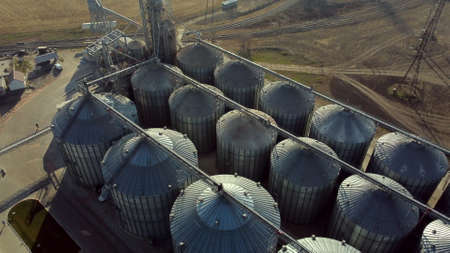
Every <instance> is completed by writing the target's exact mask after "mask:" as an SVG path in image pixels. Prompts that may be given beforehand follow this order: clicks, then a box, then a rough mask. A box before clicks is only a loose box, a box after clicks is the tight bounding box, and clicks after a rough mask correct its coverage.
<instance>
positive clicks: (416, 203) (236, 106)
mask: <svg viewBox="0 0 450 253" xmlns="http://www.w3.org/2000/svg"><path fill="white" fill-rule="evenodd" d="M162 66H163V67H164V68H165V69H166V70H167V71H169V72H171V73H172V74H174V75H176V76H178V77H179V78H183V79H184V80H185V81H188V82H189V83H191V84H193V85H194V86H196V87H198V88H199V89H200V90H202V91H204V92H205V93H208V94H210V95H212V96H214V97H216V98H218V99H220V100H221V101H222V102H224V103H226V104H227V105H228V106H230V107H232V108H234V109H238V110H240V111H242V112H244V113H246V114H247V115H250V116H252V117H253V118H255V119H257V120H259V121H261V122H263V123H264V124H266V125H267V126H268V127H271V128H272V129H274V130H276V131H277V132H278V133H281V135H282V136H283V137H286V138H290V139H291V140H293V141H295V142H296V143H298V144H300V145H302V146H304V147H307V148H310V149H312V150H314V151H316V152H317V153H318V154H320V155H322V157H324V158H326V159H328V160H331V161H333V162H336V163H339V164H340V165H341V166H342V167H343V168H344V169H345V171H346V172H348V173H351V174H357V175H358V176H360V177H361V178H363V179H365V180H367V181H369V182H371V183H373V184H375V185H376V186H378V187H380V188H381V189H383V190H386V191H388V192H391V193H393V194H395V195H396V196H398V197H400V198H401V199H403V200H405V201H407V202H408V203H410V204H412V205H414V206H416V207H418V208H419V209H420V210H422V211H424V212H429V213H430V215H431V216H433V217H434V218H438V219H441V220H443V221H445V222H446V223H449V222H450V220H449V218H448V217H447V216H445V215H443V214H442V213H440V212H438V211H436V210H434V209H432V208H430V207H428V206H427V205H425V204H423V203H421V202H420V201H417V200H416V199H414V198H412V197H409V196H407V195H406V194H404V193H402V192H400V191H398V190H396V189H393V188H390V187H388V186H386V185H384V184H383V183H381V182H379V181H378V180H376V179H374V178H372V177H371V176H369V175H367V174H366V173H364V172H362V171H361V170H359V169H357V168H356V167H354V166H352V165H350V164H349V163H347V162H345V161H343V160H341V159H339V158H336V157H334V156H332V155H330V154H328V153H326V152H324V151H322V150H321V149H319V148H316V147H314V146H312V145H310V144H308V143H306V142H304V141H302V140H301V139H299V138H298V137H297V136H295V135H294V134H292V133H290V132H288V131H286V130H284V129H283V128H281V127H279V126H276V125H273V124H272V123H271V122H270V121H269V120H267V119H265V118H263V117H261V116H259V115H258V114H255V113H254V112H252V111H251V110H250V109H249V108H247V107H245V106H242V105H240V104H239V103H237V102H235V101H233V100H232V99H230V98H227V97H226V96H224V95H222V94H219V93H216V92H215V91H214V90H212V89H209V88H208V87H207V86H205V85H204V84H201V83H199V82H197V81H196V80H194V79H192V78H190V77H188V76H185V75H184V74H182V73H179V72H176V71H175V70H173V69H171V68H169V67H167V66H164V65H162Z"/></svg>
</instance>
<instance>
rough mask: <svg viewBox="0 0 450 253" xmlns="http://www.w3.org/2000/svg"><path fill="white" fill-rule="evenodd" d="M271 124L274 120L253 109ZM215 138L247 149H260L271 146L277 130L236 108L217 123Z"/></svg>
mask: <svg viewBox="0 0 450 253" xmlns="http://www.w3.org/2000/svg"><path fill="white" fill-rule="evenodd" d="M251 111H252V112H253V113H255V114H258V115H260V116H262V117H264V118H266V119H267V120H269V121H270V122H271V123H272V124H276V123H275V120H274V119H273V118H272V117H270V116H269V115H267V114H265V113H264V112H261V111H258V110H253V109H251ZM217 136H218V137H217V138H220V139H221V140H222V141H223V142H226V143H233V145H235V146H240V147H246V148H247V149H261V147H266V146H272V145H273V144H274V142H275V140H276V138H277V132H276V131H275V130H274V129H271V128H269V127H268V126H266V125H265V124H264V123H262V122H260V121H259V120H257V119H254V118H253V117H251V116H248V115H246V114H245V113H243V112H240V111H238V110H233V111H231V112H228V113H226V114H224V115H223V116H222V117H221V118H220V119H219V121H218V123H217Z"/></svg>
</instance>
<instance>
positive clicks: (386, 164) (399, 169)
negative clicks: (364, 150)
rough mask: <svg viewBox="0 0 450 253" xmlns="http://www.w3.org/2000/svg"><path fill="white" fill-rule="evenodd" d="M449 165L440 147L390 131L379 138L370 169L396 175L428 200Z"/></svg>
mask: <svg viewBox="0 0 450 253" xmlns="http://www.w3.org/2000/svg"><path fill="white" fill-rule="evenodd" d="M447 169H448V161H447V158H446V157H445V155H444V153H442V152H441V151H439V150H437V149H434V148H431V147H429V146H426V145H424V144H421V143H418V142H417V141H414V140H413V139H411V138H409V137H407V136H404V135H402V134H400V133H388V134H385V135H383V136H381V137H380V138H379V139H378V140H377V142H376V144H375V149H374V152H373V155H372V159H371V161H370V164H369V168H368V171H370V172H373V173H378V174H383V175H385V176H388V177H390V178H392V179H394V180H395V181H397V182H399V183H400V184H401V185H403V186H404V187H405V188H406V189H407V190H408V191H409V192H410V193H411V194H412V195H413V196H414V197H415V198H417V199H420V200H425V201H426V200H428V198H429V197H430V195H431V194H432V193H433V191H434V189H435V188H436V186H437V185H438V184H439V182H440V181H441V179H442V177H443V176H444V175H445V173H446V172H447Z"/></svg>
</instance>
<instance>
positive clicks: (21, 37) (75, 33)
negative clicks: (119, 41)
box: [0, 28, 94, 45]
mask: <svg viewBox="0 0 450 253" xmlns="http://www.w3.org/2000/svg"><path fill="white" fill-rule="evenodd" d="M92 36H94V34H92V33H91V32H90V31H87V30H81V29H80V28H68V29H62V30H54V31H42V32H29V33H24V32H18V33H6V34H2V36H1V37H0V45H10V44H15V43H17V42H25V41H30V40H38V41H52V40H73V39H81V38H85V37H92Z"/></svg>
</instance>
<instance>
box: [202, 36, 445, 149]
mask: <svg viewBox="0 0 450 253" xmlns="http://www.w3.org/2000/svg"><path fill="white" fill-rule="evenodd" d="M197 41H198V42H200V43H202V44H204V45H206V46H209V47H212V48H214V49H216V50H219V51H221V52H223V53H225V54H228V55H230V56H232V57H234V58H237V59H239V60H241V61H243V62H245V63H247V64H249V65H252V66H254V67H256V68H259V69H261V70H263V71H265V72H267V73H270V74H272V75H274V76H276V77H278V78H280V79H281V80H285V81H288V82H290V83H294V84H296V85H299V86H300V87H302V88H304V89H307V90H310V91H311V92H312V93H313V94H314V95H316V96H318V97H320V98H322V99H325V100H327V101H330V102H333V103H335V104H338V105H340V106H342V107H344V108H347V109H349V110H351V111H353V112H356V113H358V114H360V115H362V116H363V117H366V118H368V119H371V120H373V121H375V122H376V123H378V124H380V125H382V126H383V127H384V128H386V129H389V130H391V131H396V132H399V133H401V134H403V135H405V136H408V137H409V138H412V139H414V140H416V141H418V142H421V143H423V144H426V145H428V146H431V147H433V148H435V149H438V150H440V151H442V152H444V153H445V154H446V155H450V150H448V149H447V148H444V147H441V146H439V145H437V144H434V143H432V142H430V141H428V140H426V139H423V138H421V137H419V136H417V135H414V134H412V133H410V132H408V131H405V130H403V129H401V128H399V127H397V126H394V125H392V124H390V123H387V122H385V121H383V120H381V119H378V118H376V117H374V116H372V115H370V114H367V113H365V112H363V111H360V110H358V109H356V108H354V107H352V106H349V105H347V104H344V103H342V102H340V101H339V100H336V99H334V98H331V97H328V96H326V95H324V94H322V93H320V92H318V91H315V90H313V89H312V88H311V87H309V86H307V85H304V84H302V83H300V82H297V81H295V80H293V79H291V78H289V77H286V76H284V75H282V74H279V73H277V72H275V71H273V70H270V69H268V68H266V67H264V66H261V65H259V64H257V63H254V62H252V61H250V60H247V59H245V58H243V57H241V56H239V55H237V54H235V53H233V52H230V51H228V50H226V49H224V48H221V47H219V46H217V45H214V44H212V43H210V42H207V41H205V40H202V39H197Z"/></svg>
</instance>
